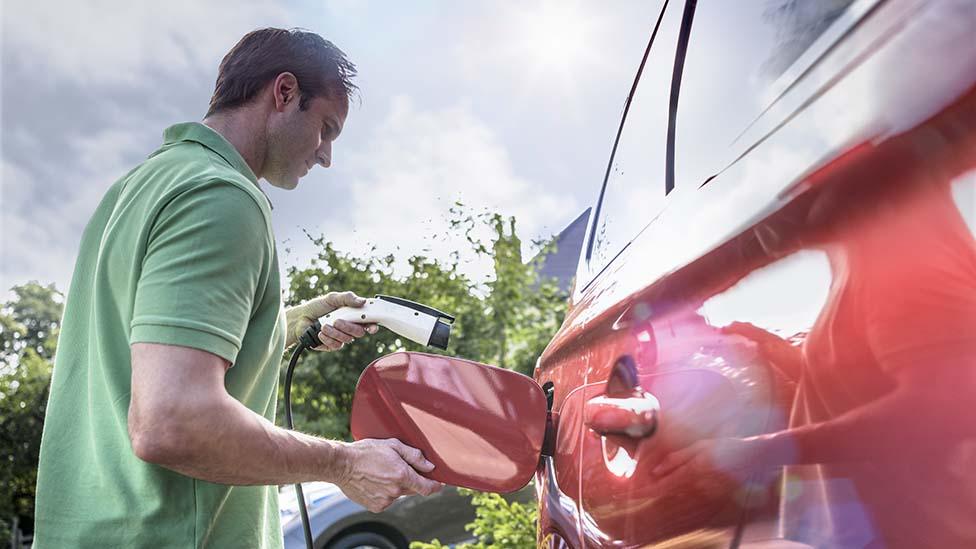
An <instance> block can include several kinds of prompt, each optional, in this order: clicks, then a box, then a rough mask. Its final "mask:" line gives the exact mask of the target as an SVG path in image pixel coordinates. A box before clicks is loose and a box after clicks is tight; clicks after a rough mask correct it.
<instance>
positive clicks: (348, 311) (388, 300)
mask: <svg viewBox="0 0 976 549" xmlns="http://www.w3.org/2000/svg"><path fill="white" fill-rule="evenodd" d="M337 320H347V321H349V322H356V323H358V324H379V325H380V326H383V327H384V328H386V329H388V330H390V331H391V332H394V333H396V334H398V335H400V336H402V337H405V338H407V339H409V340H410V341H413V342H414V343H419V344H421V345H426V346H428V347H437V348H438V349H447V341H448V339H449V338H450V336H451V323H453V322H454V317H453V316H451V315H449V314H447V313H443V312H441V311H438V310H437V309H434V308H433V307H428V306H427V305H422V304H420V303H415V302H413V301H409V300H406V299H403V298H399V297H393V296H389V295H377V296H376V297H375V298H373V299H367V300H366V304H365V305H363V306H362V307H341V308H339V309H336V310H334V311H332V312H331V313H329V314H327V315H325V316H323V317H322V318H320V319H319V323H320V325H319V328H318V329H316V330H315V331H316V333H318V331H319V330H320V329H321V324H328V325H329V326H333V325H335V322H336V321H337Z"/></svg>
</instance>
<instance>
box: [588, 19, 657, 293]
mask: <svg viewBox="0 0 976 549" xmlns="http://www.w3.org/2000/svg"><path fill="white" fill-rule="evenodd" d="M669 3H670V2H669V0H664V5H663V6H662V7H661V12H660V13H659V14H658V16H657V21H656V22H655V23H654V30H653V31H652V32H651V37H650V39H649V40H648V41H647V47H646V48H645V49H644V56H643V57H641V62H640V65H639V66H638V67H637V74H636V76H634V83H633V84H631V86H630V92H629V93H628V94H627V101H626V102H625V103H624V112H623V115H622V116H621V117H620V125H618V126H617V136H616V137H615V138H614V140H613V147H612V148H611V149H610V161H609V162H607V169H606V172H604V174H603V184H602V185H601V186H600V195H599V196H598V197H597V200H596V208H594V210H593V224H592V226H591V227H590V230H589V234H588V235H587V242H586V265H587V270H589V264H590V260H591V259H592V257H593V241H594V238H593V237H594V236H595V235H596V228H597V225H599V222H600V212H601V211H602V210H603V198H604V195H605V194H606V191H607V182H608V181H609V179H610V170H611V169H613V160H614V158H615V157H616V156H617V145H619V144H620V136H621V135H622V134H623V131H624V124H626V123H627V113H629V112H630V105H631V102H632V101H633V100H634V94H635V93H637V85H638V84H639V83H640V79H641V75H642V74H643V73H644V65H646V64H647V58H648V56H649V55H650V53H651V47H652V46H653V45H654V39H655V38H657V31H658V30H659V29H660V28H661V22H662V21H663V20H664V14H665V12H666V11H667V9H668V4H669ZM587 278H588V279H590V280H592V277H587ZM590 280H588V281H587V284H589V281H590Z"/></svg>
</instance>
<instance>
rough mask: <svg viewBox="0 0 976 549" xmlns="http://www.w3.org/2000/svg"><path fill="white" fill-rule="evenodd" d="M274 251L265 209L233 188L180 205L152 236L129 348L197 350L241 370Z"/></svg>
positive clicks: (204, 191) (216, 187)
mask: <svg viewBox="0 0 976 549" xmlns="http://www.w3.org/2000/svg"><path fill="white" fill-rule="evenodd" d="M272 245H273V244H272V241H271V236H270V231H269V230H268V227H267V222H266V221H265V218H264V214H263V213H262V211H261V209H260V207H259V206H258V205H257V203H255V201H254V199H253V198H252V197H251V195H250V194H248V193H247V191H245V190H243V189H241V188H239V187H236V186H234V185H233V184H231V183H225V182H212V183H207V184H203V185H200V186H197V187H194V188H192V189H190V190H187V191H185V192H183V193H181V194H179V195H178V196H176V197H175V198H173V199H172V200H171V201H170V202H169V203H167V204H166V206H164V207H163V208H162V210H161V211H160V213H159V215H158V216H157V217H156V219H155V221H154V223H153V226H152V228H151V230H150V232H149V239H148V243H147V247H146V253H145V256H144V258H143V261H142V270H141V273H140V275H139V282H138V286H137V289H136V293H135V302H134V307H133V313H132V323H131V326H130V328H131V331H130V334H129V344H130V345H131V344H133V343H163V344H169V345H180V346H184V347H192V348H195V349H200V350H203V351H207V352H210V353H213V354H215V355H217V356H220V357H221V358H224V359H226V360H227V361H229V362H230V363H231V364H232V365H233V364H234V362H235V360H236V358H237V353H238V352H239V351H240V348H241V341H242V340H243V338H244V334H245V332H246V331H247V326H248V322H249V320H250V318H251V316H252V312H253V310H254V306H255V303H256V299H257V297H256V296H258V295H260V293H262V292H263V286H264V285H265V284H267V280H268V273H269V268H270V267H269V265H270V263H271V261H270V258H271V256H272V253H273V251H272V249H271V247H272Z"/></svg>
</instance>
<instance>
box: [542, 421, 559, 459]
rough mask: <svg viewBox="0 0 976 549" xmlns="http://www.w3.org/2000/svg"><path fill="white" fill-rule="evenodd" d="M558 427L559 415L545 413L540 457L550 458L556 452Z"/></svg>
mask: <svg viewBox="0 0 976 549" xmlns="http://www.w3.org/2000/svg"><path fill="white" fill-rule="evenodd" d="M558 427H559V414H558V413H556V412H546V435H545V437H543V439H542V455H543V456H552V454H553V452H555V450H556V429H557V428H558Z"/></svg>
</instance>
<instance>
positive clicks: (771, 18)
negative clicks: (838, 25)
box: [674, 0, 865, 186]
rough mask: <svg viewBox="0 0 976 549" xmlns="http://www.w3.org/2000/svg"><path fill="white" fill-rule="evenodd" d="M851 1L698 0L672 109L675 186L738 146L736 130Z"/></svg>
mask: <svg viewBox="0 0 976 549" xmlns="http://www.w3.org/2000/svg"><path fill="white" fill-rule="evenodd" d="M854 3H855V0H817V1H815V2H811V1H808V0H766V1H760V0H749V1H745V2H715V1H712V2H698V4H697V7H696V8H695V12H694V19H693V23H692V25H691V35H690V39H689V43H688V49H687V52H686V57H685V62H684V66H683V75H682V79H681V93H680V96H679V98H678V105H677V111H676V120H675V124H676V129H675V132H676V135H675V139H676V144H675V159H674V171H675V186H681V185H701V184H702V183H704V182H705V181H706V180H707V179H708V178H709V177H711V176H712V175H715V174H716V173H717V172H718V171H719V170H721V169H722V168H723V167H725V166H727V165H728V164H729V162H731V161H732V160H734V156H735V155H736V154H740V153H741V151H742V149H743V148H744V146H746V145H748V144H744V143H738V139H739V137H740V136H741V134H742V133H743V131H744V130H746V128H747V127H748V126H749V125H750V123H751V122H753V121H754V120H755V119H756V118H757V117H758V116H759V115H760V114H761V113H762V112H763V110H764V109H766V108H767V107H768V106H769V105H770V103H771V102H772V101H773V99H775V97H776V96H777V95H778V93H779V92H781V91H783V90H784V89H785V87H786V86H788V85H789V84H790V83H792V82H794V81H796V79H797V78H798V77H799V76H800V74H801V73H802V71H803V66H806V65H809V64H810V63H812V61H813V59H812V58H813V57H815V56H817V55H818V52H819V53H822V51H824V50H825V49H826V46H828V45H829V44H830V43H832V42H833V41H834V40H835V39H836V36H835V34H836V33H834V32H827V31H828V30H829V29H831V26H832V25H833V24H834V23H835V22H837V21H838V20H839V19H841V18H843V16H844V15H845V12H847V10H848V8H850V6H851V5H852V4H854ZM857 3H859V4H863V3H865V2H864V0H858V1H857ZM848 18H849V17H848ZM821 38H822V40H821Z"/></svg>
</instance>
